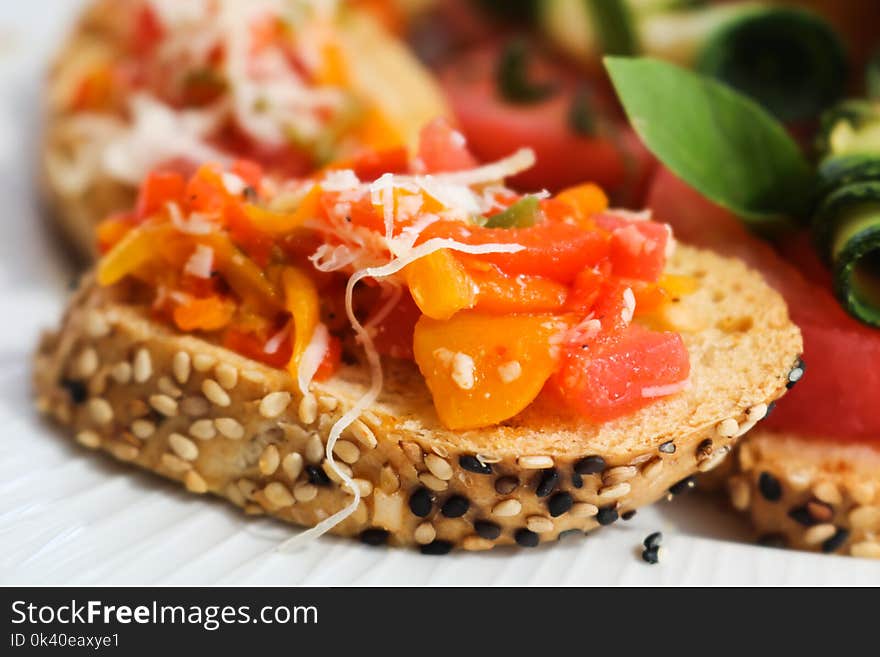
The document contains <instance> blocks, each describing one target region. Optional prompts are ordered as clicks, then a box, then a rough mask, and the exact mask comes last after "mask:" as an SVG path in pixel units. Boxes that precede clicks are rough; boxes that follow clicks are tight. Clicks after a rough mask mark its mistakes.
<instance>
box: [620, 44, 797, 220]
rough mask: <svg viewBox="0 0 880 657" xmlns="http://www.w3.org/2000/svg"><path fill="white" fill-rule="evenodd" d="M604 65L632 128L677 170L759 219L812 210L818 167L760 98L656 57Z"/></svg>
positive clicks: (748, 216) (718, 198) (719, 199)
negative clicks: (749, 95)
mask: <svg viewBox="0 0 880 657" xmlns="http://www.w3.org/2000/svg"><path fill="white" fill-rule="evenodd" d="M605 65H606V67H607V69H608V71H609V73H610V75H611V79H612V81H613V82H614V86H615V88H616V90H617V93H618V95H619V96H620V99H621V101H622V102H623V106H624V108H625V109H626V113H627V115H628V116H629V119H630V122H631V123H632V125H633V127H634V128H635V130H636V131H637V132H638V133H639V136H641V138H642V139H643V140H644V142H645V144H646V145H647V147H648V148H649V149H650V150H651V151H652V152H653V153H654V155H656V156H657V157H658V158H659V159H660V160H661V161H662V162H663V163H664V164H665V165H666V166H667V167H669V169H671V170H672V171H673V172H674V173H675V174H676V175H677V176H678V177H680V178H681V179H682V180H684V181H685V182H687V183H688V184H689V185H691V186H692V187H694V188H695V189H696V190H697V191H699V192H700V193H701V194H703V195H704V196H706V197H707V198H709V199H711V200H712V201H714V202H716V203H718V204H719V205H721V206H723V207H725V208H728V209H729V210H731V211H733V212H735V213H736V214H738V215H740V216H742V217H743V218H745V219H747V220H749V221H750V222H752V223H754V224H755V225H756V226H763V227H768V226H771V225H774V224H779V223H780V222H782V221H784V218H785V217H804V216H806V214H807V213H808V211H809V203H810V198H811V196H810V190H811V188H812V184H813V180H814V172H813V169H812V167H811V166H810V165H809V163H808V162H807V160H806V158H805V157H804V155H803V153H801V150H800V148H799V147H798V145H797V143H796V142H795V141H794V140H793V139H792V138H791V137H790V136H789V135H788V133H787V132H786V131H785V128H783V127H782V125H780V124H779V123H778V122H777V121H776V119H774V118H773V117H772V116H770V114H768V113H767V112H766V111H765V110H764V109H762V108H761V107H760V106H759V105H757V104H756V103H755V102H754V101H752V100H750V99H748V98H746V97H745V96H743V95H742V94H740V93H738V92H736V91H734V90H732V89H731V88H729V87H727V86H725V85H723V84H721V83H719V82H716V81H714V80H711V79H709V78H706V77H702V76H700V75H697V74H695V73H692V72H690V71H685V70H683V69H681V68H678V67H677V66H674V65H672V64H668V63H666V62H661V61H658V60H654V59H646V58H638V59H628V58H620V57H606V58H605Z"/></svg>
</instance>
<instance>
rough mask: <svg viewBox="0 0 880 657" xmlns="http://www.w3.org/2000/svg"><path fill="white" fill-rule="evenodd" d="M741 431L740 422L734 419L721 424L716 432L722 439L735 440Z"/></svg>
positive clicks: (730, 418)
mask: <svg viewBox="0 0 880 657" xmlns="http://www.w3.org/2000/svg"><path fill="white" fill-rule="evenodd" d="M738 431H739V422H737V421H736V420H734V419H733V418H732V417H729V418H727V419H726V420H723V421H721V422H719V423H718V424H717V425H716V427H715V432H716V433H717V434H718V435H719V436H721V437H722V438H733V437H734V436H735V435H736V434H737V432H738Z"/></svg>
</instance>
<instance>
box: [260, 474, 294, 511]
mask: <svg viewBox="0 0 880 657" xmlns="http://www.w3.org/2000/svg"><path fill="white" fill-rule="evenodd" d="M263 494H264V495H265V496H266V499H267V500H269V503H270V504H271V505H272V506H274V507H276V508H284V507H286V506H291V505H292V504H294V502H295V500H294V498H293V495H291V494H290V491H289V490H288V489H287V486H285V485H284V484H282V483H281V482H280V481H273V482H272V483H270V484H268V485H267V486H266V487H265V488H264V489H263Z"/></svg>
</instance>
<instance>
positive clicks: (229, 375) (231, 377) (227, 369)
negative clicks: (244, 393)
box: [214, 363, 238, 390]
mask: <svg viewBox="0 0 880 657" xmlns="http://www.w3.org/2000/svg"><path fill="white" fill-rule="evenodd" d="M214 376H215V377H216V379H217V383H219V384H220V385H221V386H223V387H224V388H226V389H227V390H232V389H233V388H234V387H235V386H236V384H238V370H237V369H235V368H234V367H233V366H232V365H230V364H229V363H220V364H219V365H218V366H217V367H215V368H214Z"/></svg>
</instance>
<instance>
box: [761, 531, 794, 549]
mask: <svg viewBox="0 0 880 657" xmlns="http://www.w3.org/2000/svg"><path fill="white" fill-rule="evenodd" d="M758 545H762V546H764V547H770V548H785V547H787V541H786V540H785V536H783V535H782V534H763V535H762V536H759V537H758Z"/></svg>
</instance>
